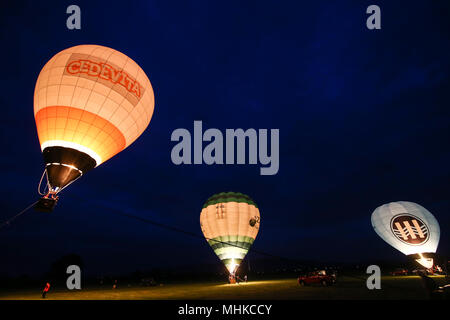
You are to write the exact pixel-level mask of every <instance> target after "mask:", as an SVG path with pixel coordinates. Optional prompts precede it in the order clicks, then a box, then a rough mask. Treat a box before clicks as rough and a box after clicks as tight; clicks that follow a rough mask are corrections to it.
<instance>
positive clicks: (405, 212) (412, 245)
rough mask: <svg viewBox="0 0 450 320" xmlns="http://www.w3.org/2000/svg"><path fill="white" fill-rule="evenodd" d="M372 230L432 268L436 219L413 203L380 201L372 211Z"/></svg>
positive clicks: (436, 232)
mask: <svg viewBox="0 0 450 320" xmlns="http://www.w3.org/2000/svg"><path fill="white" fill-rule="evenodd" d="M372 226H373V228H374V229H375V231H376V233H377V234H378V235H379V236H380V237H381V238H382V239H383V240H384V241H386V242H387V243H389V244H390V245H391V246H393V247H394V248H396V249H397V250H399V251H401V252H403V253H404V254H405V255H408V256H411V257H413V258H414V259H415V260H416V261H417V262H418V263H420V264H421V265H422V266H424V267H425V268H432V267H433V256H434V253H436V249H437V246H438V244H439V237H440V229H439V224H438V222H437V220H436V218H435V217H434V216H433V215H432V214H431V213H430V212H429V211H428V210H427V209H425V208H424V207H422V206H420V205H418V204H417V203H413V202H407V201H398V202H391V203H388V204H384V205H382V206H380V207H378V208H376V209H375V211H374V212H373V213H372Z"/></svg>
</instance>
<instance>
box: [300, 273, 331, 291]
mask: <svg viewBox="0 0 450 320" xmlns="http://www.w3.org/2000/svg"><path fill="white" fill-rule="evenodd" d="M297 281H298V284H299V285H301V286H307V285H310V284H321V285H323V286H324V287H325V286H331V285H332V284H334V283H335V282H336V276H335V275H328V274H327V273H326V272H325V271H324V270H321V271H315V272H310V273H308V274H307V275H304V276H300V277H298V279H297Z"/></svg>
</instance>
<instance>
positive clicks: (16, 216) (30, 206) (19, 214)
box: [0, 200, 39, 229]
mask: <svg viewBox="0 0 450 320" xmlns="http://www.w3.org/2000/svg"><path fill="white" fill-rule="evenodd" d="M38 202H39V200H38V201H35V202H33V203H32V204H30V205H29V206H28V207H26V208H25V209H23V210H22V211H20V212H19V213H18V214H16V215H15V216H12V217H11V218H9V219H8V220H6V221H5V222H3V223H2V224H0V229H2V228H3V227H6V226H9V225H10V224H11V222H12V221H13V220H15V219H16V218H18V217H19V216H21V215H22V214H24V213H25V212H27V211H28V210H30V209H31V208H33V207H34V205H35V204H36V203H38Z"/></svg>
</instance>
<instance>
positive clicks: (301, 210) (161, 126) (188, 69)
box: [0, 0, 450, 275]
mask: <svg viewBox="0 0 450 320" xmlns="http://www.w3.org/2000/svg"><path fill="white" fill-rule="evenodd" d="M71 4H78V5H79V6H80V7H81V17H82V21H81V28H82V29H81V30H68V29H67V28H66V19H67V17H68V15H67V14H66V13H65V12H66V8H67V6H69V5H71ZM371 4H378V5H379V6H380V7H381V12H382V29H381V30H368V29H367V28H366V18H367V16H368V15H367V14H366V8H367V6H368V5H371ZM449 13H450V2H448V1H432V2H431V1H375V2H374V1H305V2H301V1H292V2H287V1H286V2H280V1H153V0H152V1H139V2H138V1H115V2H112V1H104V2H102V3H100V2H94V1H86V2H83V1H54V3H52V2H50V1H48V2H43V1H39V2H38V1H11V2H7V1H3V2H2V4H1V9H0V39H1V43H2V49H1V51H0V61H1V63H2V67H1V73H2V76H1V78H0V83H1V94H0V105H1V108H2V113H1V118H0V139H1V145H2V151H1V155H2V156H1V157H0V161H1V166H2V168H3V170H2V184H1V186H0V192H1V194H2V197H1V198H2V199H1V209H2V210H1V212H0V221H4V220H6V219H7V218H9V217H11V216H13V215H14V214H16V213H18V212H19V211H20V210H22V209H23V208H25V207H26V206H27V205H29V204H30V203H32V202H33V201H35V200H36V199H37V198H38V194H37V185H38V182H39V178H40V176H41V173H42V171H43V168H44V164H43V160H42V156H41V151H40V146H39V141H38V137H37V132H36V127H35V123H34V116H33V94H34V86H35V82H36V79H37V77H38V74H39V71H40V69H41V68H42V67H43V66H44V64H45V63H46V62H47V61H48V60H49V59H50V58H51V57H52V56H53V55H54V54H56V53H57V52H59V51H61V50H63V49H65V48H68V47H71V46H74V45H77V44H99V45H104V46H108V47H111V48H114V49H116V50H119V51H121V52H123V53H125V54H126V55H128V56H129V57H131V58H132V59H133V60H135V61H136V62H137V63H138V64H139V65H140V66H141V67H142V68H143V70H144V71H145V72H146V74H147V75H148V77H149V79H150V81H151V83H152V85H153V89H154V92H155V111H154V114H153V118H152V121H151V123H150V125H149V127H148V128H147V130H146V131H145V132H144V133H143V134H142V135H141V137H140V138H139V139H138V140H137V141H136V142H135V143H133V144H132V145H131V146H130V147H128V148H127V149H126V150H125V151H123V152H122V153H120V154H118V155H117V156H115V157H114V158H112V159H110V160H109V161H107V162H106V163H104V164H102V165H101V166H99V167H98V168H96V169H95V170H92V171H90V172H89V173H88V174H86V175H85V176H83V177H82V178H81V179H80V180H78V181H76V182H75V183H74V184H72V185H71V186H70V187H68V188H67V189H66V190H64V192H62V194H61V196H60V201H59V203H58V205H57V207H56V209H55V211H54V212H53V213H51V214H46V213H39V212H35V211H33V210H31V211H30V212H28V213H26V214H25V215H23V216H21V217H19V218H18V219H17V220H15V221H14V222H13V223H12V225H11V226H9V227H7V228H4V229H2V230H0V274H10V275H16V274H17V275H18V274H21V273H28V274H33V273H41V272H45V271H46V270H48V269H49V267H50V264H51V263H52V262H53V261H54V260H56V259H57V258H59V257H61V256H63V255H66V254H70V253H76V254H79V255H80V256H81V257H82V258H83V260H84V263H85V266H86V268H87V269H88V272H92V273H107V272H130V271H134V270H136V269H146V268H147V269H148V268H154V267H161V268H164V267H173V268H177V267H179V268H182V267H184V266H185V265H187V264H189V263H191V264H196V265H202V264H205V265H206V264H215V263H217V265H219V264H220V261H219V259H218V258H217V257H216V256H215V255H214V253H213V251H212V250H211V248H210V247H209V246H208V244H207V243H206V241H204V240H202V239H198V238H193V237H189V236H187V235H185V234H181V233H175V232H172V231H170V230H167V229H164V228H158V227H155V226H152V225H148V224H145V223H142V222H139V221H135V220H132V219H129V218H126V217H124V216H120V215H117V214H116V212H118V211H119V212H125V213H129V214H133V215H137V216H141V217H146V218H148V219H151V220H152V221H156V222H160V223H163V224H166V225H170V226H174V227H178V228H182V229H184V230H186V231H188V232H194V233H197V234H199V235H201V230H200V225H199V215H200V211H201V208H202V205H203V203H204V202H205V201H206V199H207V198H208V197H209V196H211V195H212V194H214V193H217V192H221V191H238V192H242V193H245V194H248V195H249V196H250V197H252V198H253V199H254V200H255V202H256V203H257V204H258V205H259V208H260V212H261V229H260V232H259V234H258V237H257V238H256V241H255V244H254V246H253V248H254V249H255V250H258V251H264V252H267V253H271V254H274V255H280V256H285V257H290V258H293V259H299V260H313V261H339V262H352V263H353V262H354V263H360V262H369V263H370V262H371V261H377V260H379V259H387V260H389V259H391V260H398V261H400V262H401V261H404V260H402V259H404V256H403V254H402V253H400V252H398V251H396V250H395V249H393V248H392V247H390V246H389V245H388V244H387V243H385V242H384V241H383V240H382V239H381V238H379V237H378V235H377V234H376V233H375V232H374V231H373V230H372V226H371V222H370V216H371V213H372V212H373V210H374V209H375V208H376V207H378V206H380V205H382V204H384V203H388V202H391V201H400V200H403V201H412V202H416V203H419V204H421V205H422V206H424V207H425V208H427V209H428V210H429V211H430V212H432V213H433V214H434V216H435V217H436V218H437V220H438V221H439V223H440V226H441V240H440V245H439V247H438V253H441V254H447V255H448V254H449V251H450V246H449V242H450V241H449V240H450V236H449V233H448V230H449V227H450V218H449V215H448V213H449V212H450V196H449V187H450V185H449V177H450V167H449V163H450V151H449V140H450V120H449V119H450V118H449V116H450V112H449V89H450V78H449V68H450V59H449V57H450V41H449V38H450V37H449V36H450V20H449ZM194 120H202V121H203V128H204V130H206V129H208V128H218V129H220V130H222V131H223V132H225V129H226V128H231V129H235V128H243V129H248V128H255V129H260V128H263V129H280V169H279V172H278V174H277V175H273V176H261V175H260V174H259V168H260V165H259V164H258V165H228V166H227V165H212V166H208V165H181V166H176V165H174V164H173V163H172V162H171V158H170V154H171V150H172V148H173V146H174V145H175V143H174V142H171V141H170V137H171V133H172V131H173V130H175V129H177V128H186V129H188V130H189V131H191V133H193V123H194ZM251 258H255V259H257V258H258V255H257V254H255V253H252V255H251Z"/></svg>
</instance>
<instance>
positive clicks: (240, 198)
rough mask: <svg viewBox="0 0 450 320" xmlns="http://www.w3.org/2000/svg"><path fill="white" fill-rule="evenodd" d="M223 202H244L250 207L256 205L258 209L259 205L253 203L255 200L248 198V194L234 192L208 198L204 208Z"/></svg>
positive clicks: (217, 194)
mask: <svg viewBox="0 0 450 320" xmlns="http://www.w3.org/2000/svg"><path fill="white" fill-rule="evenodd" d="M223 202H244V203H248V204H249V205H254V206H255V207H256V208H258V205H257V204H256V203H255V202H254V201H253V199H252V198H250V197H249V196H247V195H246V194H243V193H240V192H232V191H230V192H221V193H216V194H214V195H212V196H211V197H209V198H208V200H206V203H205V204H204V205H203V208H206V207H207V206H210V205H212V204H216V203H223Z"/></svg>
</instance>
